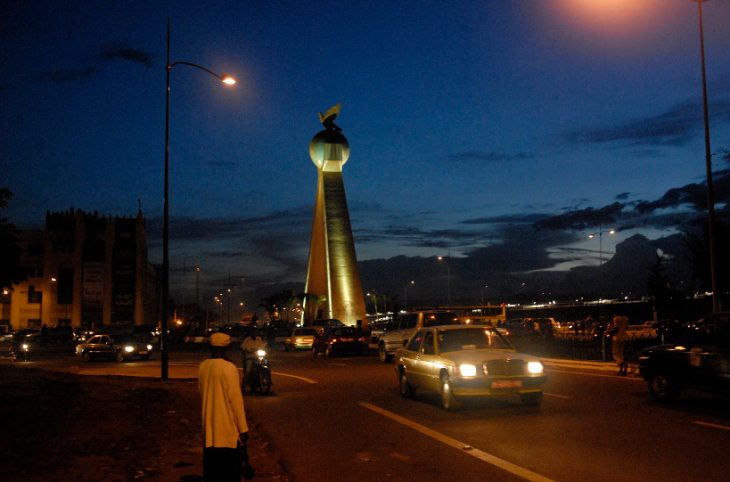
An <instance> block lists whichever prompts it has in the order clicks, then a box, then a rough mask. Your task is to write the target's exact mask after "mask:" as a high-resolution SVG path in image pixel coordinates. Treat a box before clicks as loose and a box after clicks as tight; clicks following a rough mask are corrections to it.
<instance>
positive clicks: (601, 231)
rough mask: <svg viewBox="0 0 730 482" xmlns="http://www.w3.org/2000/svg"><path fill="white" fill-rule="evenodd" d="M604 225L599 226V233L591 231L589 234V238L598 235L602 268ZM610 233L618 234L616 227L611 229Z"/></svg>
mask: <svg viewBox="0 0 730 482" xmlns="http://www.w3.org/2000/svg"><path fill="white" fill-rule="evenodd" d="M603 233H604V231H603V227H602V226H598V232H597V233H591V234H589V235H588V238H589V239H593V238H595V237H596V236H598V267H599V268H600V267H601V266H603ZM607 233H608V234H616V230H615V229H609V230H608V231H607Z"/></svg>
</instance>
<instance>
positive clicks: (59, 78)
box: [34, 67, 99, 83]
mask: <svg viewBox="0 0 730 482" xmlns="http://www.w3.org/2000/svg"><path fill="white" fill-rule="evenodd" d="M97 73H99V71H98V70H97V69H96V68H94V67H85V68H82V69H59V70H49V71H46V72H39V73H38V74H36V75H34V78H36V79H38V80H42V81H47V82H58V83H66V82H82V81H84V80H88V79H90V78H91V77H93V76H95V75H96V74H97Z"/></svg>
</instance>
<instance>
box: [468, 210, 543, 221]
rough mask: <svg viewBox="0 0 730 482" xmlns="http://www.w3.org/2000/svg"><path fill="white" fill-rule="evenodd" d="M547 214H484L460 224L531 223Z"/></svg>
mask: <svg viewBox="0 0 730 482" xmlns="http://www.w3.org/2000/svg"><path fill="white" fill-rule="evenodd" d="M546 216H547V215H546V214H541V213H530V214H503V215H500V216H485V217H482V218H471V219H465V220H463V221H461V223H462V224H525V223H528V224H532V223H535V222H537V221H540V220H542V219H544V218H545V217H546Z"/></svg>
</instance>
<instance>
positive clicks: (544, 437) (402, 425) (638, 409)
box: [247, 353, 730, 481]
mask: <svg viewBox="0 0 730 482" xmlns="http://www.w3.org/2000/svg"><path fill="white" fill-rule="evenodd" d="M272 366H273V368H274V389H275V395H274V396H271V397H260V398H254V397H249V399H248V401H247V404H248V407H249V411H250V413H251V416H252V417H253V418H255V419H256V420H257V421H258V422H259V423H260V424H261V427H262V429H263V430H264V431H265V432H266V433H267V434H268V435H269V436H270V437H271V439H272V440H273V441H274V444H275V445H276V446H277V448H278V449H279V451H280V453H281V455H282V458H283V460H284V463H285V465H286V466H287V467H288V468H289V472H290V474H291V475H292V477H293V479H294V480H306V481H309V480H319V481H341V480H350V481H361V480H362V481H374V480H379V481H380V480H383V481H410V480H433V481H439V480H461V481H471V480H474V481H477V480H479V481H483V480H525V479H526V480H556V481H601V480H606V481H608V480H612V481H615V480H633V481H659V480H661V481H666V480H673V481H678V480H699V479H702V480H718V481H720V480H727V468H726V467H727V466H726V465H725V463H726V462H725V457H726V455H727V447H728V446H729V444H730V408H728V407H727V401H726V400H725V399H722V398H715V397H711V396H706V395H703V394H698V393H689V392H688V393H686V394H685V396H684V397H683V399H682V400H681V401H680V402H678V403H676V404H673V405H670V406H662V405H656V404H654V403H651V402H650V401H649V400H648V397H647V393H646V387H645V385H644V383H643V381H642V380H641V379H639V378H637V377H618V376H614V375H613V374H612V372H598V371H595V370H575V369H572V368H560V367H555V368H553V369H550V370H549V371H548V376H549V381H548V384H547V387H546V390H545V391H546V396H545V400H544V402H543V405H542V407H541V408H540V409H534V408H526V407H523V406H522V405H521V404H520V402H519V400H517V399H504V400H496V401H489V402H485V403H477V404H473V405H471V406H468V407H467V408H466V409H464V410H462V411H459V412H456V413H448V412H445V411H443V410H442V409H440V408H439V407H438V404H437V401H436V399H435V398H434V397H431V396H426V395H423V396H419V397H418V398H417V399H416V400H404V399H401V398H400V396H399V394H398V389H397V380H396V377H395V374H394V371H393V365H392V364H388V365H384V364H381V363H379V362H378V361H377V360H376V359H375V358H373V357H365V358H357V357H352V358H334V359H333V358H329V359H326V358H324V357H317V358H314V357H312V356H311V354H309V353H295V354H285V353H277V354H276V355H275V358H274V359H273V360H272Z"/></svg>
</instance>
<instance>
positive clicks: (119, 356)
mask: <svg viewBox="0 0 730 482" xmlns="http://www.w3.org/2000/svg"><path fill="white" fill-rule="evenodd" d="M115 360H116V361H118V362H119V363H122V362H123V361H124V353H122V352H121V351H118V352H117V355H116V357H115Z"/></svg>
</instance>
